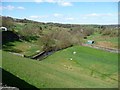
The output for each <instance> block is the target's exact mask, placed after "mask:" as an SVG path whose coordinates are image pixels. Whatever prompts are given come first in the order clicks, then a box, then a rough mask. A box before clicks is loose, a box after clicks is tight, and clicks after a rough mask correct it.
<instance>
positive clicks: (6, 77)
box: [0, 68, 39, 90]
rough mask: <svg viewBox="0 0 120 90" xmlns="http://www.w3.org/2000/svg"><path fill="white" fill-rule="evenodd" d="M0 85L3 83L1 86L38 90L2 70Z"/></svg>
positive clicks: (21, 89) (22, 89)
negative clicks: (0, 82)
mask: <svg viewBox="0 0 120 90" xmlns="http://www.w3.org/2000/svg"><path fill="white" fill-rule="evenodd" d="M0 69H2V68H0ZM2 83H3V85H7V86H11V87H17V88H19V89H20V90H24V89H32V90H39V89H38V88H36V87H35V86H32V85H30V84H28V83H27V82H25V81H24V80H22V79H20V78H18V77H16V76H14V75H13V74H11V73H9V72H7V71H6V70H4V69H2Z"/></svg>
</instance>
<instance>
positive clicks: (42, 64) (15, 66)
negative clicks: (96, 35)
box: [2, 46, 118, 88]
mask: <svg viewBox="0 0 120 90" xmlns="http://www.w3.org/2000/svg"><path fill="white" fill-rule="evenodd" d="M74 51H75V52H76V54H73V52H74ZM71 58H72V60H71ZM117 65H118V55H117V54H114V53H109V52H105V51H101V50H96V49H93V48H89V47H82V46H74V47H71V48H67V49H64V50H61V51H58V52H56V53H54V54H52V55H51V56H49V57H47V58H46V59H44V60H42V61H36V60H31V59H27V58H22V57H19V56H15V55H12V54H10V53H8V52H4V51H3V65H2V67H3V69H4V70H6V71H8V72H10V73H12V74H13V75H15V76H17V77H18V78H20V79H22V80H24V81H25V82H27V83H29V84H31V85H33V86H35V87H37V88H108V87H109V88H115V87H117V86H118V85H117V84H118V83H117V80H118V66H117ZM13 81H14V80H13Z"/></svg>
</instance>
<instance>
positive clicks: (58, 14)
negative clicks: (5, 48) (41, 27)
mask: <svg viewBox="0 0 120 90" xmlns="http://www.w3.org/2000/svg"><path fill="white" fill-rule="evenodd" d="M0 10H2V12H1V13H0V14H1V15H2V16H11V17H14V18H21V19H23V18H26V19H30V20H35V21H40V22H54V23H64V24H117V23H118V2H66V1H63V2H57V1H54V0H46V1H43V0H34V2H2V5H1V6H0Z"/></svg>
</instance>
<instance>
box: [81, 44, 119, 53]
mask: <svg viewBox="0 0 120 90" xmlns="http://www.w3.org/2000/svg"><path fill="white" fill-rule="evenodd" d="M82 46H87V47H92V48H96V49H100V50H105V51H108V52H113V53H120V50H118V49H113V48H106V47H100V46H96V45H88V44H82Z"/></svg>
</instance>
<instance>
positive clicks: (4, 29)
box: [0, 27, 8, 31]
mask: <svg viewBox="0 0 120 90" xmlns="http://www.w3.org/2000/svg"><path fill="white" fill-rule="evenodd" d="M0 30H1V31H7V30H8V29H7V28H6V27H0Z"/></svg>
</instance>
